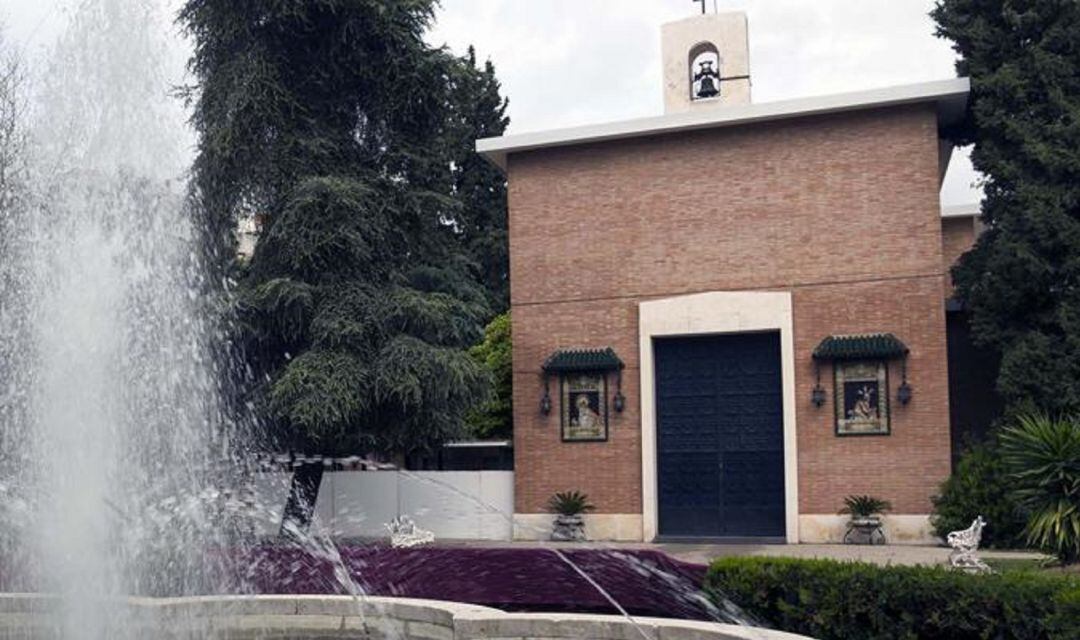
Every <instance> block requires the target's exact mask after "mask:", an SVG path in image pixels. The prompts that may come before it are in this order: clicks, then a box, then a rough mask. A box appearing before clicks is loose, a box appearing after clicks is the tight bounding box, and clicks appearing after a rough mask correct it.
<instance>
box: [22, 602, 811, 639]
mask: <svg viewBox="0 0 1080 640" xmlns="http://www.w3.org/2000/svg"><path fill="white" fill-rule="evenodd" d="M101 604H102V606H104V607H109V606H110V605H115V606H116V612H115V614H116V615H120V616H125V617H126V619H129V620H130V621H131V623H132V624H134V625H145V626H146V627H147V628H156V629H161V628H163V623H167V626H168V628H169V631H170V634H175V635H176V636H177V637H187V636H188V635H190V634H191V633H192V632H194V633H196V634H205V635H206V636H207V637H208V638H229V639H240V638H249V637H250V638H255V637H259V638H271V637H273V638H277V637H281V638H285V637H287V638H290V639H291V640H303V639H304V638H311V639H315V638H331V637H333V638H357V637H361V635H362V632H364V631H370V632H372V634H373V636H374V637H377V638H389V637H394V638H401V637H404V638H408V639H410V640H498V639H505V638H512V639H514V640H531V639H533V638H544V639H552V640H555V639H566V640H571V639H573V640H641V638H642V633H643V632H644V634H645V635H646V636H647V637H648V638H653V639H655V640H797V639H799V638H800V636H795V635H791V634H787V633H781V632H777V631H769V630H764V629H755V628H750V627H740V626H736V625H725V624H713V623H706V622H694V621H686V620H667V619H660V618H637V619H635V620H634V621H633V623H631V622H630V621H629V620H627V619H625V618H621V617H619V616H605V615H570V614H510V613H505V612H502V611H499V610H497V609H489V608H487V607H480V606H476V605H469V604H459V603H453V602H436V601H427V600H413V599H397V598H383V597H371V598H364V599H362V600H359V601H358V600H357V599H356V598H352V597H349V596H221V597H211V596H207V597H193V598H169V599H152V598H131V599H125V600H103V601H102V603H101ZM61 607H62V600H61V599H60V598H58V597H57V596H53V595H36V594H0V638H3V637H9V635H10V634H11V633H12V632H15V633H19V634H20V635H19V636H18V637H20V638H23V637H27V638H29V639H33V638H35V637H36V635H40V636H41V637H49V633H48V631H47V630H48V628H49V627H51V626H53V625H52V624H51V622H52V621H53V620H55V617H54V616H55V615H56V614H57V613H58V612H59V610H60V609H61ZM110 613H112V612H110ZM35 634H36V635H35ZM163 637H167V636H163Z"/></svg>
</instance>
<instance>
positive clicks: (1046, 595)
mask: <svg viewBox="0 0 1080 640" xmlns="http://www.w3.org/2000/svg"><path fill="white" fill-rule="evenodd" d="M705 588H706V590H707V591H708V593H709V594H710V597H712V598H713V599H714V600H715V601H716V602H718V603H720V602H723V600H724V599H725V598H726V599H728V600H730V601H731V602H732V603H734V604H735V605H737V606H738V607H740V608H742V609H743V611H744V612H745V613H746V614H747V615H749V616H751V617H752V618H754V619H757V620H760V621H761V622H762V623H764V624H767V625H770V626H772V627H775V628H777V629H780V630H783V631H788V632H791V633H799V634H803V635H807V636H810V637H813V638H818V639H819V640H864V639H866V638H874V639H875V640H891V639H896V640H918V639H920V638H935V639H940V640H950V639H955V640H969V639H973V638H983V639H987V640H990V639H993V640H1010V639H1015V640H1029V639H1030V640H1036V639H1037V640H1065V639H1070V640H1072V639H1074V638H1076V636H1075V635H1068V634H1069V633H1075V630H1074V629H1073V628H1074V627H1076V626H1078V624H1077V618H1076V617H1073V616H1074V615H1075V612H1076V611H1077V609H1078V607H1080V596H1077V595H1075V594H1074V593H1073V592H1074V590H1080V580H1077V579H1075V578H1071V577H1066V576H1047V575H1040V574H1037V573H1019V572H1017V573H1008V574H999V575H985V576H973V575H967V574H964V573H959V572H955V571H950V570H948V569H946V568H944V567H879V566H875V565H870V564H863V563H855V562H836V561H831V560H795V559H787V558H724V559H721V560H717V561H716V562H714V563H713V564H712V566H711V567H710V568H709V572H708V575H707V576H706V579H705Z"/></svg>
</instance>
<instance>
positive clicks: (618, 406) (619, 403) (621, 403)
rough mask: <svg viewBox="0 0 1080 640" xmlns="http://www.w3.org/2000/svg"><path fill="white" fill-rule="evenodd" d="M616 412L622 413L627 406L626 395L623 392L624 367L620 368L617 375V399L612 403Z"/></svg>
mask: <svg viewBox="0 0 1080 640" xmlns="http://www.w3.org/2000/svg"><path fill="white" fill-rule="evenodd" d="M611 405H612V407H613V408H614V409H615V412H616V413H622V412H623V409H625V408H626V396H624V395H623V392H622V369H621V368H620V369H619V370H618V372H617V374H616V377H615V400H614V401H613V402H612V403H611Z"/></svg>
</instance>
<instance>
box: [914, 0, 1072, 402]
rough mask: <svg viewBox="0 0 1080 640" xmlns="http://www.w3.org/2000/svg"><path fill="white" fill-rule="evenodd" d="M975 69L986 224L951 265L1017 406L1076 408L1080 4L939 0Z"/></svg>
mask: <svg viewBox="0 0 1080 640" xmlns="http://www.w3.org/2000/svg"><path fill="white" fill-rule="evenodd" d="M933 17H934V19H935V20H936V21H937V25H938V28H937V33H938V35H939V36H942V37H945V38H948V39H949V40H951V41H952V42H953V45H954V48H955V50H956V51H957V53H959V55H960V60H959V62H958V64H957V69H958V71H959V73H960V75H962V76H968V77H970V78H971V83H972V96H971V99H972V102H971V107H970V110H969V114H968V117H967V119H966V122H965V123H964V125H963V126H961V127H958V128H957V129H956V130H955V131H952V132H950V135H951V136H952V137H953V138H954V140H955V141H956V142H958V143H960V144H970V143H974V149H973V153H972V161H973V163H974V165H975V168H976V169H978V170H979V171H980V172H982V173H983V174H984V175H985V176H986V181H985V185H984V187H985V199H984V201H983V204H982V219H983V222H984V223H985V225H986V231H985V233H984V234H982V236H981V237H980V238H979V240H978V242H977V244H976V246H975V248H974V249H973V250H972V251H970V252H969V253H968V254H966V255H965V256H964V257H963V258H962V259H961V261H960V263H959V264H958V265H957V266H956V267H955V269H954V277H955V279H956V282H957V295H958V297H959V298H960V299H961V300H962V301H963V302H964V304H965V305H966V307H967V309H968V310H969V312H970V317H971V323H972V334H973V337H974V338H975V340H976V342H977V343H979V344H981V345H984V346H987V347H990V348H992V349H993V350H994V351H996V352H997V353H998V354H999V355H1000V356H1001V368H1000V372H999V376H998V390H999V391H1000V392H1001V394H1002V396H1003V397H1004V398H1005V399H1006V401H1007V403H1008V404H1009V405H1010V406H1011V407H1013V408H1014V409H1015V408H1016V407H1018V406H1020V405H1022V404H1025V403H1034V404H1037V405H1039V406H1041V407H1043V408H1044V409H1046V410H1048V411H1055V412H1056V411H1075V410H1078V409H1080V286H1078V284H1080V3H1077V2H1076V1H1075V0H939V1H938V3H937V5H936V7H935V9H934V11H933Z"/></svg>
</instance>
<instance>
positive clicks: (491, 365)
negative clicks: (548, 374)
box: [467, 312, 514, 438]
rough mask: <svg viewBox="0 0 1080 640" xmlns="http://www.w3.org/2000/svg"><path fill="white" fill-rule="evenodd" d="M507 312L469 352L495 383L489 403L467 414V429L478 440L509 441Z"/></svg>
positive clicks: (511, 411) (511, 416) (511, 413)
mask: <svg viewBox="0 0 1080 640" xmlns="http://www.w3.org/2000/svg"><path fill="white" fill-rule="evenodd" d="M512 347H513V345H512V342H511V335H510V313H509V312H507V313H504V314H502V315H499V316H496V317H495V319H494V320H492V321H491V322H490V323H489V324H488V326H487V328H485V329H484V340H483V342H481V343H480V344H478V345H476V346H474V347H473V348H472V349H471V350H470V352H469V353H470V355H472V357H473V358H474V359H475V360H476V361H477V362H479V363H481V364H482V365H483V366H484V368H485V369H487V371H488V373H489V374H490V375H491V379H492V380H493V381H494V383H495V392H494V394H493V396H492V398H491V399H490V400H488V401H487V402H486V403H484V404H482V405H480V407H478V408H477V409H475V410H474V411H473V412H472V413H470V414H469V417H468V423H467V426H468V428H469V431H470V432H471V433H472V434H473V435H474V436H475V437H477V438H509V437H511V435H512V434H513V425H514V405H513V400H514V393H513V374H514V372H513V362H512V354H511V352H512V350H513V349H512Z"/></svg>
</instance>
